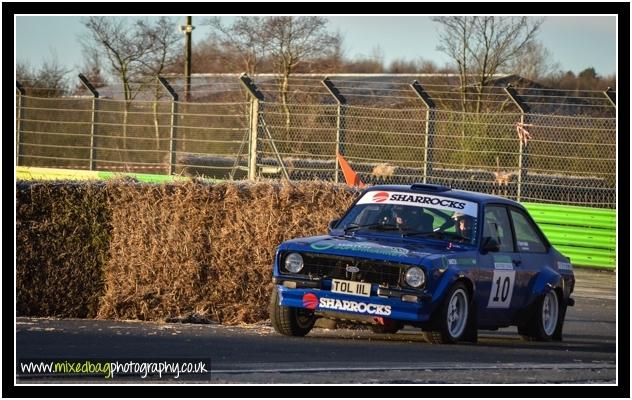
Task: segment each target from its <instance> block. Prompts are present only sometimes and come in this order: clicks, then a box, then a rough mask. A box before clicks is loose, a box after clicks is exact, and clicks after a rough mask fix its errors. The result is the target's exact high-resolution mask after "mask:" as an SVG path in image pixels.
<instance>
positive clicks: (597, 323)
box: [16, 270, 617, 384]
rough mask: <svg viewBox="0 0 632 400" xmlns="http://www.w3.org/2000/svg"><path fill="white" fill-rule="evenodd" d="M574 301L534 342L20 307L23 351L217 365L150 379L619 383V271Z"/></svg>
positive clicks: (30, 377)
mask: <svg viewBox="0 0 632 400" xmlns="http://www.w3.org/2000/svg"><path fill="white" fill-rule="evenodd" d="M576 276H577V280H578V283H577V287H576V291H575V294H574V295H573V297H574V298H575V301H576V304H575V306H574V307H570V308H569V310H568V312H567V315H566V323H565V329H564V341H563V342H550V343H542V342H526V341H523V340H522V339H521V338H520V336H519V335H518V334H517V330H516V328H515V327H510V328H505V329H501V330H498V331H480V332H479V342H478V344H476V345H472V344H459V345H433V344H429V343H426V342H425V341H424V339H423V337H422V335H421V333H420V331H419V330H416V329H412V328H410V329H409V328H407V329H405V330H403V331H400V333H398V334H394V335H379V334H375V333H372V332H371V331H369V330H367V329H335V330H330V329H322V328H315V329H314V330H313V331H312V332H311V333H310V334H309V335H308V336H306V337H304V338H294V337H284V336H281V335H278V334H277V333H275V332H274V330H273V329H272V327H271V326H270V325H269V323H261V324H255V325H247V326H238V327H235V326H232V327H230V326H222V325H218V324H207V325H200V324H179V323H175V324H172V323H167V324H161V323H152V322H137V321H96V320H80V319H64V320H59V319H50V318H27V317H19V318H18V319H17V321H16V336H17V342H16V357H17V361H18V364H19V363H20V362H21V360H25V359H57V360H64V359H68V360H85V359H90V358H93V359H104V360H105V359H107V360H114V359H116V360H117V361H119V360H120V362H124V361H131V360H134V359H148V358H151V359H153V360H156V361H160V360H165V361H169V360H174V359H179V360H182V359H191V360H190V361H192V362H193V361H197V360H205V361H206V362H207V365H210V367H207V368H208V370H209V371H210V375H209V374H207V375H195V374H192V375H185V376H180V377H179V378H178V379H175V378H174V377H173V376H172V375H169V374H164V375H163V376H162V378H161V379H160V380H152V381H151V382H152V383H157V382H163V383H179V382H191V383H194V382H195V383H211V384H222V383H260V384H263V383H332V384H349V383H351V384H362V383H368V384H371V383H385V384H389V383H391V384H392V383H395V384H416V383H492V384H494V383H582V384H584V383H588V384H590V383H599V384H602V383H606V384H616V383H617V366H616V300H615V298H616V296H615V275H614V273H612V272H601V271H586V270H576ZM85 382H93V383H139V382H148V379H142V378H140V377H139V376H136V375H133V376H123V375H121V376H116V377H115V378H114V379H109V380H104V379H103V378H102V377H98V376H92V377H86V376H81V377H78V376H77V375H71V374H67V375H63V374H55V375H53V376H50V375H46V374H25V373H21V372H20V371H19V370H18V371H17V383H18V384H20V383H85Z"/></svg>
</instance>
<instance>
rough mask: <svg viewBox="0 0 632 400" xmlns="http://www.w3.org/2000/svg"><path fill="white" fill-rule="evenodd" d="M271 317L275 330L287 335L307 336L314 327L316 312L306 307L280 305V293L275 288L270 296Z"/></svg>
mask: <svg viewBox="0 0 632 400" xmlns="http://www.w3.org/2000/svg"><path fill="white" fill-rule="evenodd" d="M270 319H271V320H272V326H273V327H274V330H276V331H277V332H279V333H280V334H282V335H286V336H305V335H307V334H308V333H309V331H311V330H312V328H313V327H314V322H316V317H315V316H314V312H313V311H310V310H307V309H304V308H294V307H284V306H280V305H279V293H278V291H277V289H276V288H274V290H273V293H272V296H270Z"/></svg>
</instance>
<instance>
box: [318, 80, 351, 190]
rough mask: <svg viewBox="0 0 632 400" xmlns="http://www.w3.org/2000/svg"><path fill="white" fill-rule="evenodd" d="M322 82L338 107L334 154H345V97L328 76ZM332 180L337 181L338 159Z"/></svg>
mask: <svg viewBox="0 0 632 400" xmlns="http://www.w3.org/2000/svg"><path fill="white" fill-rule="evenodd" d="M322 84H323V85H324V86H325V87H326V88H327V90H328V91H329V93H330V94H331V95H332V96H333V97H334V99H336V103H338V107H337V110H336V154H340V155H345V111H346V106H347V99H346V98H345V97H344V96H343V95H342V94H341V93H340V91H339V90H338V88H337V87H336V86H335V85H334V84H333V82H332V81H330V80H329V77H325V79H323V80H322ZM334 165H335V169H334V182H336V183H338V170H339V166H338V161H337V159H336V162H335V163H334Z"/></svg>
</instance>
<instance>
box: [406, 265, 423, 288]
mask: <svg viewBox="0 0 632 400" xmlns="http://www.w3.org/2000/svg"><path fill="white" fill-rule="evenodd" d="M404 279H405V280H406V283H407V284H408V285H409V286H412V287H414V288H418V287H421V286H423V284H424V283H426V275H425V274H424V271H423V270H422V269H421V268H419V267H410V268H409V269H408V271H406V276H405V277H404Z"/></svg>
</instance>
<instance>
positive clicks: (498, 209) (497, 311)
mask: <svg viewBox="0 0 632 400" xmlns="http://www.w3.org/2000/svg"><path fill="white" fill-rule="evenodd" d="M483 215H484V217H483V233H482V238H481V244H483V243H485V241H486V240H487V238H488V237H489V238H492V239H493V240H495V241H496V242H497V243H498V244H499V249H498V251H488V252H485V251H482V250H481V253H480V257H479V261H480V262H479V265H480V270H479V276H478V279H477V288H478V289H477V293H478V297H477V300H478V304H479V307H478V309H479V321H480V325H483V326H484V325H490V326H495V325H503V324H509V323H510V322H511V321H512V318H513V313H514V311H515V309H516V307H515V306H516V305H517V304H520V301H521V299H520V297H521V296H523V295H524V294H523V293H519V290H516V289H517V285H516V278H517V267H516V266H517V265H519V264H520V262H521V261H520V254H519V253H517V252H516V248H515V241H514V235H513V230H512V227H511V220H510V219H509V213H508V210H507V207H506V206H505V205H497V204H487V205H486V206H485V210H484V212H483Z"/></svg>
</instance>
